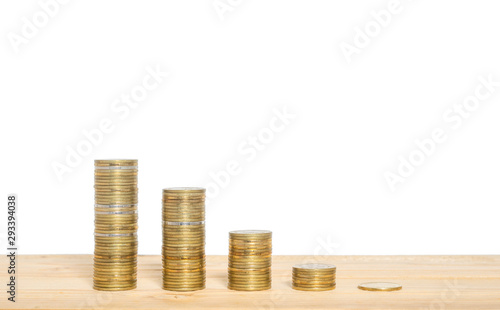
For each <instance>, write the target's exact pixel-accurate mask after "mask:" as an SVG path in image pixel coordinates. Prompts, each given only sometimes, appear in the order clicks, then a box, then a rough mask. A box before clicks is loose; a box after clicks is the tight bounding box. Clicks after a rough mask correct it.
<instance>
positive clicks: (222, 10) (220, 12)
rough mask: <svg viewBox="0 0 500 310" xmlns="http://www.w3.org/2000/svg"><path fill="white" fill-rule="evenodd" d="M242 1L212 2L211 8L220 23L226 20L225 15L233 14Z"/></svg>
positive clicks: (220, 0) (222, 0)
mask: <svg viewBox="0 0 500 310" xmlns="http://www.w3.org/2000/svg"><path fill="white" fill-rule="evenodd" d="M243 1H244V0H214V2H212V6H213V7H214V10H215V12H216V13H217V16H219V19H220V20H221V21H224V20H226V15H227V14H228V13H231V12H233V11H234V10H235V9H236V8H238V7H239V6H240V5H241V4H242V3H243Z"/></svg>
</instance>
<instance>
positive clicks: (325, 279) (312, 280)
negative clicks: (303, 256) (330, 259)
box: [292, 264, 337, 291]
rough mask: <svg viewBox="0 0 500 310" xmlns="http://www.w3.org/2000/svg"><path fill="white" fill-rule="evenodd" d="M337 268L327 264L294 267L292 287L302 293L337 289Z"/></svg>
mask: <svg viewBox="0 0 500 310" xmlns="http://www.w3.org/2000/svg"><path fill="white" fill-rule="evenodd" d="M336 270H337V267H335V266H334V265H327V264H300V265H295V266H293V270H292V277H293V282H292V287H293V288H294V289H296V290H300V291H328V290H333V289H334V288H335V273H336Z"/></svg>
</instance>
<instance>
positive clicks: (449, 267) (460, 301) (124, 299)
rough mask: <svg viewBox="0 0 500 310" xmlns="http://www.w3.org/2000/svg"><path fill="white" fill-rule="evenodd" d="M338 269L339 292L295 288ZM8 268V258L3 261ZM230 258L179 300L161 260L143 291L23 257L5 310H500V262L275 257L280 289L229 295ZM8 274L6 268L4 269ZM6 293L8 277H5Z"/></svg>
mask: <svg viewBox="0 0 500 310" xmlns="http://www.w3.org/2000/svg"><path fill="white" fill-rule="evenodd" d="M319 261H321V262H325V263H331V264H335V265H336V266H337V288H336V289H335V290H334V291H329V292H302V291H295V290H293V289H292V288H291V270H292V269H291V268H292V265H294V264H296V263H304V262H319ZM1 262H2V266H6V264H7V260H6V259H5V256H4V257H2V259H1ZM226 266H227V258H226V257H225V256H209V257H207V289H205V290H203V291H197V292H192V293H176V292H169V291H164V290H162V289H161V259H160V257H159V256H140V257H139V271H138V288H137V289H136V290H133V291H126V292H98V291H94V290H93V289H92V256H91V255H36V256H28V255H25V256H22V255H21V256H19V257H18V271H19V273H18V280H19V287H18V290H17V295H18V296H17V302H16V303H12V302H9V301H7V294H6V292H5V290H3V291H4V293H3V294H2V296H3V297H2V298H1V300H0V309H373V310H375V309H380V310H391V309H447V310H451V309H474V310H478V309H492V310H493V309H494V310H500V256H326V257H325V256H322V257H321V259H320V260H318V258H317V257H312V256H309V257H308V256H275V257H273V289H272V290H269V291H264V292H236V291H230V290H228V289H226V277H227V273H226ZM2 269H5V270H6V267H5V268H2ZM2 280H3V281H2V284H3V287H4V288H5V287H6V283H7V272H6V271H4V272H3V275H2ZM369 281H394V282H398V283H400V284H402V285H403V290H401V291H397V292H367V291H361V290H359V289H357V285H358V284H359V283H361V282H369Z"/></svg>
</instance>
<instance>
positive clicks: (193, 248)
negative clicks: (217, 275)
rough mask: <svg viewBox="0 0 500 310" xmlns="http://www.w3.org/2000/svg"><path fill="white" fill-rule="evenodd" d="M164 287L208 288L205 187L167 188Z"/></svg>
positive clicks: (164, 195) (163, 257) (163, 255)
mask: <svg viewBox="0 0 500 310" xmlns="http://www.w3.org/2000/svg"><path fill="white" fill-rule="evenodd" d="M162 259H163V289H165V290H169V291H196V290H202V289H204V288H205V189H204V188H199V187H173V188H166V189H164V190H163V248H162Z"/></svg>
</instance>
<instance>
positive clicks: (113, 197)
mask: <svg viewBox="0 0 500 310" xmlns="http://www.w3.org/2000/svg"><path fill="white" fill-rule="evenodd" d="M94 164H95V172H94V177H95V180H94V181H95V186H94V187H95V231H94V239H95V251H94V289H96V290H103V291H123V290H130V289H134V288H135V287H136V286H137V192H138V189H137V160H96V161H95V163H94Z"/></svg>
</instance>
